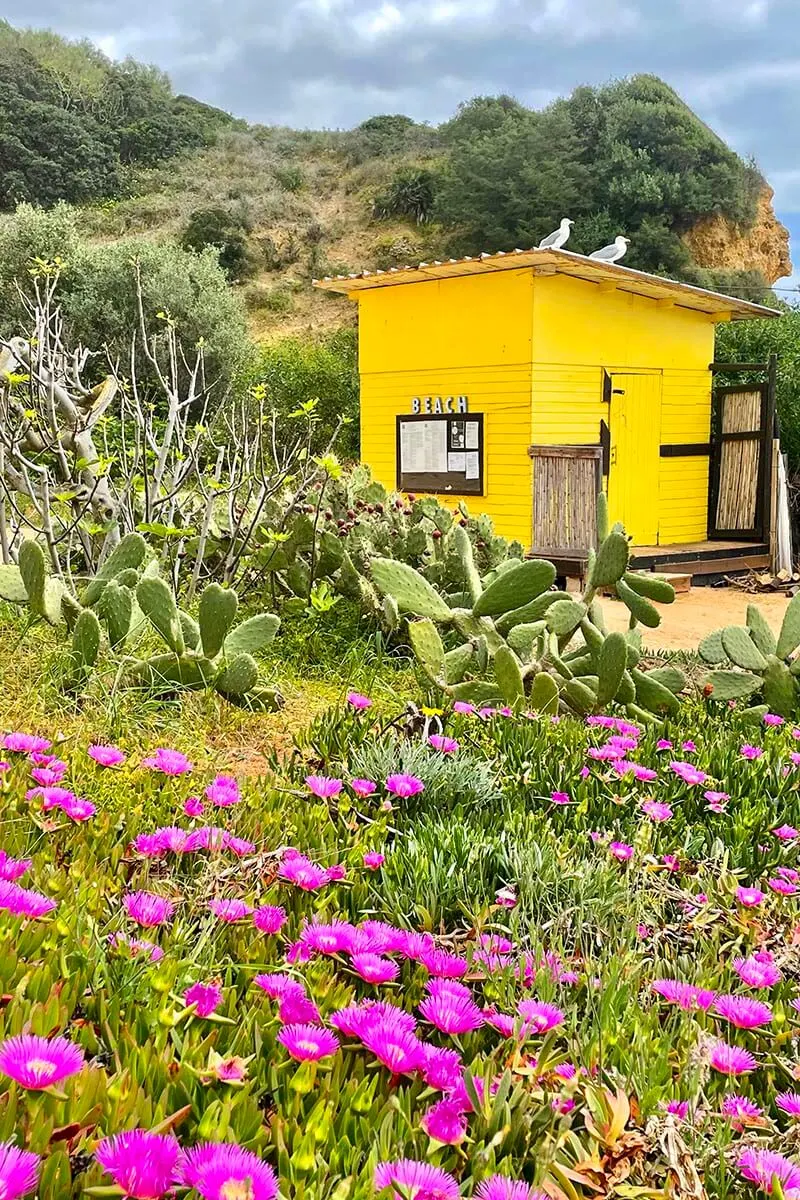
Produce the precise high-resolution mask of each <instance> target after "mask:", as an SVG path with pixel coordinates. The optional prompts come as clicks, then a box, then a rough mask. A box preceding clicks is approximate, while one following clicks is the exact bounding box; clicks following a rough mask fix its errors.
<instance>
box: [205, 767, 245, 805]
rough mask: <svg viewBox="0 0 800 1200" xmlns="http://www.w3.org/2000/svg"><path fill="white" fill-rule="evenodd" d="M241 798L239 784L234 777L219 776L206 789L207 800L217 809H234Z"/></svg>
mask: <svg viewBox="0 0 800 1200" xmlns="http://www.w3.org/2000/svg"><path fill="white" fill-rule="evenodd" d="M241 798H242V793H241V792H240V791H239V784H238V783H237V782H236V780H235V779H234V778H233V776H232V775H218V776H217V777H216V779H214V780H212V782H211V783H210V784H209V785H208V787H207V788H206V799H207V800H210V801H211V803H212V804H213V805H215V806H216V807H217V808H232V807H233V805H234V804H238V803H239V801H240V800H241Z"/></svg>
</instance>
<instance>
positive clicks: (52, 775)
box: [31, 759, 67, 787]
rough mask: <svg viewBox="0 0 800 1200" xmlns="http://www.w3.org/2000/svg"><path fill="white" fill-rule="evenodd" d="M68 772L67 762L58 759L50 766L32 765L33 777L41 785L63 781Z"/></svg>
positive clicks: (50, 784) (46, 785) (48, 785)
mask: <svg viewBox="0 0 800 1200" xmlns="http://www.w3.org/2000/svg"><path fill="white" fill-rule="evenodd" d="M66 773H67V764H66V763H62V762H60V761H59V760H58V759H56V761H55V763H54V764H52V765H50V766H48V767H32V768H31V779H33V780H34V782H35V783H38V784H40V786H41V787H52V786H53V784H57V783H61V780H62V779H63V778H64V776H65V775H66Z"/></svg>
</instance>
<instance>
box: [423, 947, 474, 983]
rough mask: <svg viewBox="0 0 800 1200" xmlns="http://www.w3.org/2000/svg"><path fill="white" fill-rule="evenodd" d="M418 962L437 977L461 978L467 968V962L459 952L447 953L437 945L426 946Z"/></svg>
mask: <svg viewBox="0 0 800 1200" xmlns="http://www.w3.org/2000/svg"><path fill="white" fill-rule="evenodd" d="M418 962H419V963H420V964H421V965H422V966H423V967H424V968H425V970H426V971H427V972H428V974H429V975H433V976H435V977H436V978H437V979H461V978H463V976H464V975H466V973H467V971H468V970H469V963H468V962H467V960H466V959H465V958H462V956H461V955H460V954H449V953H448V951H447V950H441V949H440V948H439V947H438V946H426V947H425V948H424V949H423V950H422V952H421V953H420V954H419V955H418Z"/></svg>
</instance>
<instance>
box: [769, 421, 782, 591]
mask: <svg viewBox="0 0 800 1200" xmlns="http://www.w3.org/2000/svg"><path fill="white" fill-rule="evenodd" d="M780 452H781V443H780V440H779V439H778V438H773V439H772V471H771V475H772V479H771V481H770V488H771V496H770V522H769V559H770V563H771V568H772V574H773V575H777V573H778V455H779V454H780Z"/></svg>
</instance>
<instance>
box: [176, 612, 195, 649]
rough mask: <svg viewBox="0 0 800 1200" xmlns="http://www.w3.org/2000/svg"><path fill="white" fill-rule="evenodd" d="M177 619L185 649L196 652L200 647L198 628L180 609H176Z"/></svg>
mask: <svg viewBox="0 0 800 1200" xmlns="http://www.w3.org/2000/svg"><path fill="white" fill-rule="evenodd" d="M178 619H179V620H180V623H181V629H182V630H183V640H184V642H185V643H186V646H187V649H189V650H197V649H198V648H199V646H200V626H199V625H198V624H197V621H195V619H194V617H191V616H190V615H189V613H187V612H184V611H183V609H182V608H180V609H178Z"/></svg>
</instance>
